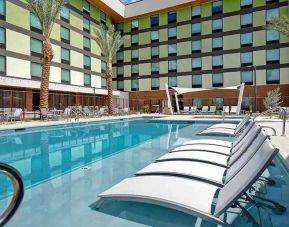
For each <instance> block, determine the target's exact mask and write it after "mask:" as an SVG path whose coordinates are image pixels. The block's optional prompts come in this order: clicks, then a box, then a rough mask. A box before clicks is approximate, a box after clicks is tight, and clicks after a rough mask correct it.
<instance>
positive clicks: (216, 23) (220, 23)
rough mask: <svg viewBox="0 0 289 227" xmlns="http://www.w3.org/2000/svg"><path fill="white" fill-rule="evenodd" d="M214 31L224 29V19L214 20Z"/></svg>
mask: <svg viewBox="0 0 289 227" xmlns="http://www.w3.org/2000/svg"><path fill="white" fill-rule="evenodd" d="M212 23H213V24H212V29H213V31H220V30H222V29H223V19H216V20H213V21H212Z"/></svg>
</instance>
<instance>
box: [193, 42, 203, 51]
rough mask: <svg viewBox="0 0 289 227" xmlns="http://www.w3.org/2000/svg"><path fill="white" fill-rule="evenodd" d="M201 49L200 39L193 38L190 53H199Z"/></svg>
mask: <svg viewBox="0 0 289 227" xmlns="http://www.w3.org/2000/svg"><path fill="white" fill-rule="evenodd" d="M201 50H202V41H201V40H195V41H192V53H200V52H201Z"/></svg>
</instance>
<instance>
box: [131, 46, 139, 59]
mask: <svg viewBox="0 0 289 227" xmlns="http://www.w3.org/2000/svg"><path fill="white" fill-rule="evenodd" d="M138 58H139V53H138V49H135V50H131V59H132V60H138Z"/></svg>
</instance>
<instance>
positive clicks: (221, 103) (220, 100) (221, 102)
mask: <svg viewBox="0 0 289 227" xmlns="http://www.w3.org/2000/svg"><path fill="white" fill-rule="evenodd" d="M213 103H214V104H215V106H216V108H217V110H223V106H224V98H222V97H216V98H214V99H213Z"/></svg>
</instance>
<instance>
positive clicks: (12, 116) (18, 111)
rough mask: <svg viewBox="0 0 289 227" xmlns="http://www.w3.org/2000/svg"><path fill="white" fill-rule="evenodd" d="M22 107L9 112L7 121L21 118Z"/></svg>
mask: <svg viewBox="0 0 289 227" xmlns="http://www.w3.org/2000/svg"><path fill="white" fill-rule="evenodd" d="M22 113H23V111H22V109H21V108H16V109H15V110H14V112H12V113H10V114H7V116H6V120H7V122H8V121H9V120H10V121H11V122H12V121H16V120H20V119H21V116H22Z"/></svg>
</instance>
